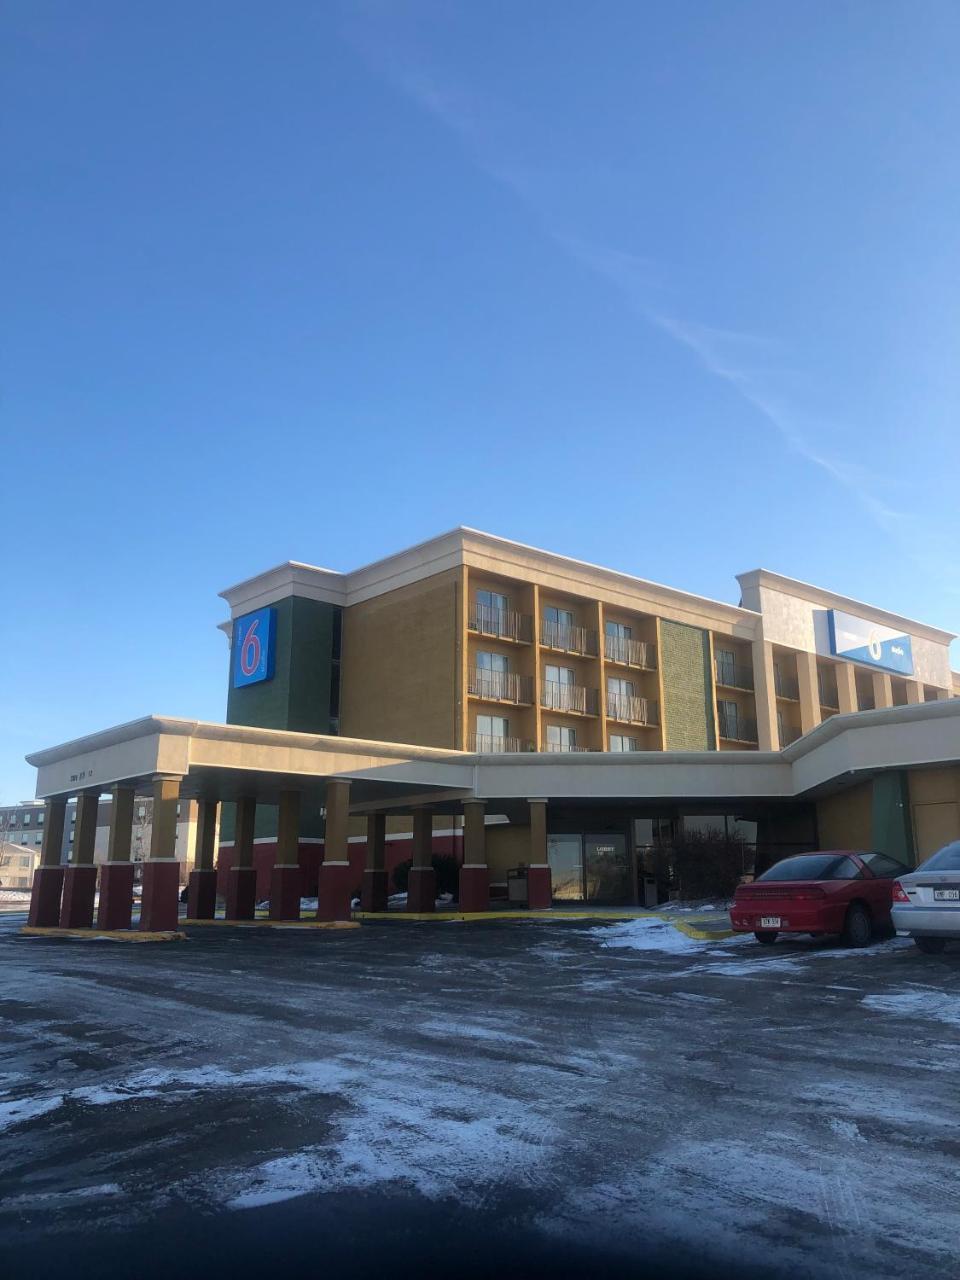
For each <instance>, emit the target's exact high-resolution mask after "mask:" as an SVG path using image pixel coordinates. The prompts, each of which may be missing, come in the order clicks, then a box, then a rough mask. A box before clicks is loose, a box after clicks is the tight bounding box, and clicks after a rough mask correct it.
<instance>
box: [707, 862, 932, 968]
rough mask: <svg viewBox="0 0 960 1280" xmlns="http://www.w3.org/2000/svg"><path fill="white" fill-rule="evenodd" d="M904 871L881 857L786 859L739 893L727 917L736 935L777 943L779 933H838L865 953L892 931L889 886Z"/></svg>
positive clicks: (741, 886) (903, 868)
mask: <svg viewBox="0 0 960 1280" xmlns="http://www.w3.org/2000/svg"><path fill="white" fill-rule="evenodd" d="M907 870H908V868H907V867H905V866H903V864H902V863H899V862H895V861H894V859H893V858H888V857H887V856H886V855H885V854H882V853H861V852H858V851H854V850H850V849H832V850H829V851H827V852H825V853H801V854H797V855H796V856H795V857H792V858H784V859H783V861H782V862H778V863H776V864H775V865H774V866H772V867H771V868H770V870H769V871H765V872H764V873H763V875H762V876H758V877H757V879H756V880H754V881H753V883H752V884H742V885H740V886H739V887H738V889H737V892H736V894H735V895H734V899H733V909H732V911H731V912H730V923H731V925H732V926H733V928H734V930H735V932H737V933H752V934H753V935H754V936H755V937H756V939H757V941H758V942H766V943H771V942H776V940H777V935H778V934H780V933H809V934H811V935H815V934H821V933H839V934H841V935H842V936H843V940H844V942H846V943H847V945H848V946H851V947H865V946H866V945H867V944H868V943H869V941H870V939H871V938H872V937H873V935H874V932H876V931H880V930H890V929H891V928H892V925H891V921H890V905H891V902H892V896H893V882H894V880H895V879H896V878H897V876H899V875H903V874H904V872H906V871H907Z"/></svg>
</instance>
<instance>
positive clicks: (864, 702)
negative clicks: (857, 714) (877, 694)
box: [857, 692, 877, 711]
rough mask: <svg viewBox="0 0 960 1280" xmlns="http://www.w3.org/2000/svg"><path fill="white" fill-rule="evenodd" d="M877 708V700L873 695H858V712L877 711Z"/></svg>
mask: <svg viewBox="0 0 960 1280" xmlns="http://www.w3.org/2000/svg"><path fill="white" fill-rule="evenodd" d="M876 708H877V700H876V698H874V696H873V694H872V693H860V692H858V693H857V710H858V711H875V710H876Z"/></svg>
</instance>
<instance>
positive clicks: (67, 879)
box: [60, 862, 97, 929]
mask: <svg viewBox="0 0 960 1280" xmlns="http://www.w3.org/2000/svg"><path fill="white" fill-rule="evenodd" d="M96 892H97V868H96V867H95V866H93V864H92V863H86V862H85V863H83V864H82V865H80V866H76V867H64V876H63V901H62V903H61V904H60V928H61V929H91V928H92V927H93V899H94V896H95V895H96Z"/></svg>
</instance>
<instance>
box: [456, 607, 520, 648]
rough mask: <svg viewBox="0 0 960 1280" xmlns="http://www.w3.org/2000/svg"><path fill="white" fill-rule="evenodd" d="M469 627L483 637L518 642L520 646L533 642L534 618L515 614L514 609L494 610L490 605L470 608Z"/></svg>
mask: <svg viewBox="0 0 960 1280" xmlns="http://www.w3.org/2000/svg"><path fill="white" fill-rule="evenodd" d="M469 625H470V630H471V631H476V632H477V633H478V634H479V635H482V636H495V637H496V638H497V639H498V640H516V641H517V642H518V643H520V644H531V643H532V642H533V618H532V617H531V616H530V614H529V613H514V611H513V610H512V609H494V608H492V607H491V606H490V605H488V604H475V605H472V606H471V608H470V622H469Z"/></svg>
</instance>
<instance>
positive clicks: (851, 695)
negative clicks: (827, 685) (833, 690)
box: [834, 662, 860, 715]
mask: <svg viewBox="0 0 960 1280" xmlns="http://www.w3.org/2000/svg"><path fill="white" fill-rule="evenodd" d="M834 670H835V671H836V673H837V701H838V702H839V703H840V714H841V715H845V714H847V713H848V712H850V711H859V710H860V703H859V700H858V699H857V669H856V667H855V666H854V665H853V663H852V662H838V663H837V664H836V665H835V667H834Z"/></svg>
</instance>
